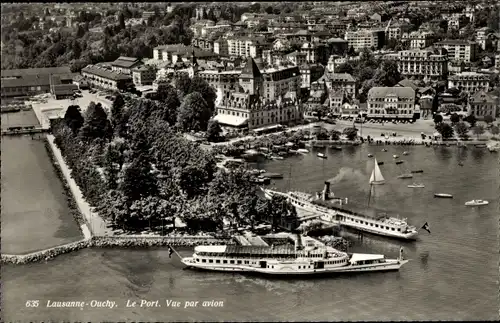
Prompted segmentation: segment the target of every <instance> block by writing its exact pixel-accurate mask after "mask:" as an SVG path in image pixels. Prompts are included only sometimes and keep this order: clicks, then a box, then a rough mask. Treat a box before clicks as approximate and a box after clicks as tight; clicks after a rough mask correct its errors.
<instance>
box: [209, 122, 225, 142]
mask: <svg viewBox="0 0 500 323" xmlns="http://www.w3.org/2000/svg"><path fill="white" fill-rule="evenodd" d="M221 132H222V128H221V126H220V124H219V122H218V121H217V120H213V119H212V120H210V121H209V122H208V127H207V140H208V141H211V142H217V141H219V139H220V133H221Z"/></svg>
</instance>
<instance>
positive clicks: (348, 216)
mask: <svg viewBox="0 0 500 323" xmlns="http://www.w3.org/2000/svg"><path fill="white" fill-rule="evenodd" d="M261 190H262V191H263V192H264V194H265V196H266V198H268V199H270V198H272V196H273V195H281V196H284V197H286V198H287V200H288V201H289V202H290V203H291V204H292V205H293V206H295V207H296V208H298V209H301V210H304V211H306V212H309V213H313V214H314V215H316V216H318V218H319V220H321V221H322V222H325V223H327V224H333V225H343V226H346V227H349V228H352V229H356V230H359V231H364V232H370V233H373V234H377V235H381V236H385V237H390V238H397V239H404V240H415V239H417V235H418V230H417V228H416V227H414V226H411V225H409V224H408V222H407V220H406V219H400V218H396V217H389V216H387V214H379V215H377V216H370V215H366V214H361V213H358V212H353V211H350V210H347V209H345V208H341V207H340V206H337V205H334V204H333V203H332V202H334V203H337V204H340V205H342V203H344V202H345V204H347V203H348V199H339V198H331V197H329V194H330V183H329V182H325V189H324V191H323V198H322V199H321V198H319V197H317V198H315V197H314V196H313V195H311V194H308V193H304V192H288V193H283V192H279V191H274V190H270V189H264V188H261Z"/></svg>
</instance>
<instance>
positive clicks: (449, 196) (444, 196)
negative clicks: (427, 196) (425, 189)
mask: <svg viewBox="0 0 500 323" xmlns="http://www.w3.org/2000/svg"><path fill="white" fill-rule="evenodd" d="M434 197H437V198H442V199H452V198H453V195H451V194H446V193H435V194H434Z"/></svg>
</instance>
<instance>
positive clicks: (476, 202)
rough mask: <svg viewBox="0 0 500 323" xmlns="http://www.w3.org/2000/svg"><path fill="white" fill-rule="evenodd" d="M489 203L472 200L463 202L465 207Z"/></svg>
mask: <svg viewBox="0 0 500 323" xmlns="http://www.w3.org/2000/svg"><path fill="white" fill-rule="evenodd" d="M489 203H490V202H488V201H485V200H472V201H468V202H465V206H481V205H488V204H489Z"/></svg>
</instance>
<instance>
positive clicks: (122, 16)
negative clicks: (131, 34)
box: [118, 12, 125, 30]
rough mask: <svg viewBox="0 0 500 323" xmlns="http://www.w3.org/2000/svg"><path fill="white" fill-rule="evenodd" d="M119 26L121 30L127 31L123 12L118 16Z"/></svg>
mask: <svg viewBox="0 0 500 323" xmlns="http://www.w3.org/2000/svg"><path fill="white" fill-rule="evenodd" d="M118 24H119V26H120V30H124V29H125V16H124V15H123V12H120V14H119V15H118Z"/></svg>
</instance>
